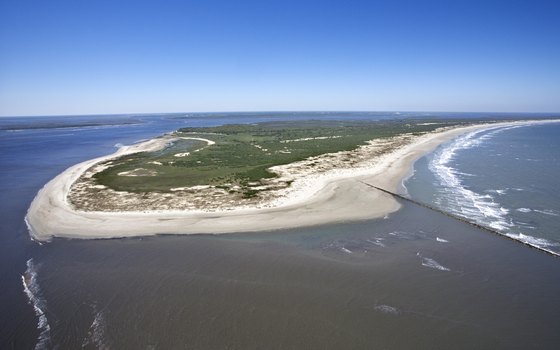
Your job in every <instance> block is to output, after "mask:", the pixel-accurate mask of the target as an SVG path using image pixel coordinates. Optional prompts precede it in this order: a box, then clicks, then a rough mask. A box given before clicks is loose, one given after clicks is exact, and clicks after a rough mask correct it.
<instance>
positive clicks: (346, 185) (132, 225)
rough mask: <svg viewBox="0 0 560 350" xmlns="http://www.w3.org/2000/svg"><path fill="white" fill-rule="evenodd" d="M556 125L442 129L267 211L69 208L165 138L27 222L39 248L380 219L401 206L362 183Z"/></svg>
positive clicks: (34, 212)
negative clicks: (458, 141)
mask: <svg viewBox="0 0 560 350" xmlns="http://www.w3.org/2000/svg"><path fill="white" fill-rule="evenodd" d="M559 121H560V120H558V119H554V120H525V121H513V122H512V121H509V122H494V123H484V124H474V125H469V126H460V127H447V128H441V129H437V130H435V131H433V132H430V133H428V134H424V135H421V136H416V137H415V138H414V139H413V140H412V141H411V142H409V143H407V144H405V145H403V146H402V147H400V148H398V149H396V150H394V151H391V152H389V153H387V154H383V155H381V156H377V157H374V158H372V159H371V160H369V161H368V164H369V166H367V167H365V168H359V169H342V170H340V171H333V172H329V173H327V174H322V175H321V176H308V177H307V178H306V177H302V178H296V179H295V180H294V182H293V184H292V186H291V187H290V188H289V189H288V190H287V191H286V192H285V195H284V196H282V197H279V198H277V199H275V200H273V201H271V202H270V203H269V204H268V205H267V206H261V207H250V206H242V207H239V208H237V209H228V210H214V211H204V210H150V211H122V212H119V211H81V210H77V209H75V208H74V207H73V206H72V205H71V204H70V202H69V201H68V194H69V193H70V189H71V187H72V185H73V184H74V182H76V181H77V180H78V179H79V178H80V176H82V175H83V174H84V173H85V172H86V171H87V170H88V169H90V168H91V167H92V166H94V165H96V164H99V163H102V162H105V161H108V160H112V159H115V158H118V157H121V156H124V155H127V154H133V153H138V152H151V151H157V150H161V149H163V148H165V147H166V146H167V145H168V144H169V143H172V142H174V140H175V138H173V136H171V135H164V136H162V137H158V138H155V139H151V140H148V141H145V142H141V143H138V144H134V145H131V146H123V147H121V148H119V149H118V150H117V151H116V152H115V153H113V154H111V155H107V156H103V157H99V158H95V159H92V160H88V161H85V162H82V163H79V164H77V165H74V166H72V167H70V168H68V169H67V170H65V171H64V172H62V173H61V174H59V175H58V176H56V177H55V178H54V179H52V180H51V181H49V182H48V183H47V184H46V185H45V186H44V187H43V188H42V189H41V190H40V191H39V192H38V194H37V195H36V197H35V198H34V200H33V202H32V203H31V205H30V207H29V210H28V212H27V215H26V219H25V220H26V223H27V226H28V228H29V233H30V236H31V238H32V239H34V240H37V241H39V242H41V241H48V240H50V239H51V238H53V237H66V238H82V239H93V238H121V237H133V236H147V235H156V234H222V233H234V232H251V231H268V230H277V229H289V228H296V227H304V226H314V225H321V224H332V223H337V222H344V221H357V220H366V219H374V218H380V217H383V216H385V215H387V214H390V213H393V212H395V211H397V210H398V209H399V208H400V205H399V203H398V202H397V200H396V199H394V198H393V197H392V196H390V195H389V194H387V193H383V192H381V191H376V190H373V189H372V188H370V187H368V186H367V185H366V184H364V183H369V184H373V185H375V186H377V187H380V188H384V189H386V190H389V191H393V192H398V191H400V190H402V188H403V185H402V183H403V179H405V178H406V177H407V176H408V175H410V173H411V171H412V165H413V164H414V162H415V161H416V160H417V159H419V158H420V157H422V156H423V155H425V154H427V153H429V152H431V151H433V150H434V149H435V148H436V147H437V146H439V145H440V144H442V143H445V142H447V141H449V140H451V139H453V138H455V137H458V136H460V135H463V134H466V133H469V132H473V131H478V130H483V129H493V128H501V127H508V126H523V125H532V124H543V123H551V122H559Z"/></svg>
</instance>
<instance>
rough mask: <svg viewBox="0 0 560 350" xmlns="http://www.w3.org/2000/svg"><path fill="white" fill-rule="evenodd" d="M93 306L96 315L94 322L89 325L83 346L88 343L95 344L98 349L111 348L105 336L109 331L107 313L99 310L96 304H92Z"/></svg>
mask: <svg viewBox="0 0 560 350" xmlns="http://www.w3.org/2000/svg"><path fill="white" fill-rule="evenodd" d="M92 308H93V313H94V314H95V317H94V318H93V322H92V323H91V326H90V327H89V331H88V334H87V337H86V338H85V339H84V341H83V342H82V348H84V347H87V346H88V345H95V348H97V349H110V346H109V344H108V342H107V338H106V336H105V333H106V331H107V323H106V321H105V314H104V313H103V311H99V310H98V309H97V306H96V305H92Z"/></svg>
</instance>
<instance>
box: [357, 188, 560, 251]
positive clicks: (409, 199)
mask: <svg viewBox="0 0 560 350" xmlns="http://www.w3.org/2000/svg"><path fill="white" fill-rule="evenodd" d="M358 181H359V182H361V183H362V184H364V185H366V186H368V187H371V188H373V189H376V190H378V191H381V192H384V193H387V194H388V195H391V196H393V197H395V198H398V199H401V200H403V201H406V202H409V203H412V204H415V205H417V206H420V207H423V208H426V209H429V210H432V211H435V212H437V213H440V214H443V215H445V216H447V217H450V218H452V219H455V220H457V221H461V222H463V223H466V224H469V225H472V226H474V227H476V228H478V229H481V230H483V231H486V232H489V233H492V234H494V235H497V236H500V237H502V238H507V239H509V240H511V241H514V242H516V243H520V244H523V245H525V246H527V247H530V248H533V249H536V250H538V251H540V252H543V253H547V254H548V255H552V256H554V257H555V258H560V255H558V254H555V253H553V252H551V251H548V250H546V249H543V248H539V247H537V246H534V245H532V244H529V243H526V242H523V241H520V240H517V239H515V238H512V237H509V236H506V235H504V234H502V233H500V232H498V231H496V230H494V229H492V228H490V227H487V226H484V225H481V224H478V223H476V222H473V221H470V220H467V219H465V218H464V217H461V216H458V215H455V214H452V213H449V212H446V211H444V210H441V209H439V208H436V207H434V206H431V205H429V204H426V203H423V202H419V201H417V200H414V199H412V198H409V197H405V196H403V195H401V194H398V193H394V192H391V191H389V190H386V189H384V188H381V187H377V186H375V185H372V184H369V183H367V182H364V181H360V180H358Z"/></svg>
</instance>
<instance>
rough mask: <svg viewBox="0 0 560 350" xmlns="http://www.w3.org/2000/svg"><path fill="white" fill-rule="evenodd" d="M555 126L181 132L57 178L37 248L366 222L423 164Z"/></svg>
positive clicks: (34, 219) (31, 222)
mask: <svg viewBox="0 0 560 350" xmlns="http://www.w3.org/2000/svg"><path fill="white" fill-rule="evenodd" d="M535 122H547V121H488V120H483V121H481V120H478V121H477V120H453V119H451V120H440V119H435V120H414V119H412V120H407V119H403V120H388V121H360V120H357V121H348V120H346V121H345V120H341V121H339V120H332V121H331V120H329V121H324V120H322V121H319V120H306V121H303V120H302V121H288V122H266V123H257V124H242V125H223V126H216V127H198V128H183V129H179V130H177V131H175V132H172V133H169V134H165V135H162V136H160V137H157V138H155V139H152V140H148V141H144V142H141V143H137V144H134V145H131V146H123V147H121V148H120V149H118V151H117V152H115V153H114V154H111V155H108V156H105V157H100V158H96V159H92V160H89V161H86V162H83V163H80V164H77V165H75V166H73V167H70V168H69V169H67V170H66V171H64V172H63V173H62V174H60V175H58V176H57V177H55V178H54V179H53V180H51V181H50V182H49V183H47V184H46V185H45V187H44V188H43V189H41V190H40V191H39V193H38V194H37V196H36V198H35V199H34V200H33V202H32V204H31V206H30V208H29V211H28V213H27V216H26V223H27V225H28V227H29V230H30V234H31V237H32V238H33V239H35V240H37V241H47V240H49V239H51V238H52V237H67V238H117V237H128V236H143V235H156V234H202V233H206V234H221V233H231V232H249V231H267V230H276V229H285V228H295V227H302V226H311V225H320V224H330V223H335V222H343V221H350V220H365V219H372V218H378V217H383V216H386V215H388V214H390V213H392V212H394V211H396V210H398V208H399V203H398V201H397V200H396V199H395V198H393V196H391V195H390V194H389V193H387V192H384V191H379V190H376V189H375V188H373V187H371V185H373V186H375V187H379V188H382V189H385V190H387V191H389V192H391V191H393V192H402V191H403V186H402V182H403V179H405V178H406V177H407V176H408V175H409V174H410V173H411V170H412V164H413V163H414V161H416V160H417V159H418V158H420V157H421V156H423V155H425V154H426V153H428V152H430V151H432V150H434V149H435V148H436V147H437V146H438V145H440V144H441V143H443V142H446V141H448V140H451V139H453V138H454V137H457V136H458V135H461V134H465V133H468V132H472V131H475V130H480V129H488V128H493V127H503V126H504V125H516V124H520V123H535Z"/></svg>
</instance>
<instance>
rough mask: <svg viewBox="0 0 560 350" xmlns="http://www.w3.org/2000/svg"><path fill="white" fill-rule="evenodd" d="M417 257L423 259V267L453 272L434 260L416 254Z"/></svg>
mask: <svg viewBox="0 0 560 350" xmlns="http://www.w3.org/2000/svg"><path fill="white" fill-rule="evenodd" d="M416 255H417V256H419V257H420V258H421V259H422V266H425V267H429V268H431V269H436V270H440V271H451V269H450V268H447V267H445V266H443V265H441V264H440V263H438V262H437V261H435V260H434V259H431V258H426V257H423V256H422V255H420V253H416Z"/></svg>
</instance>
